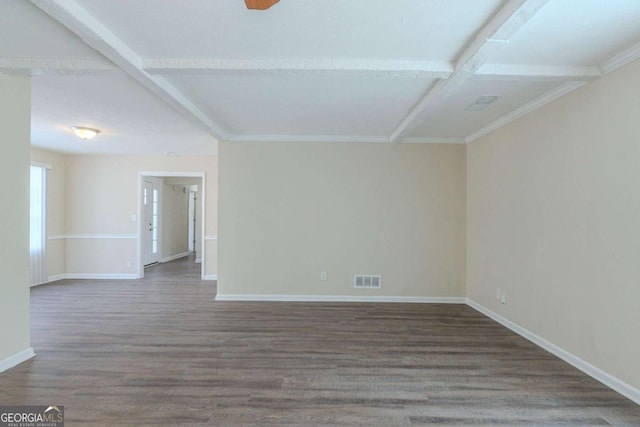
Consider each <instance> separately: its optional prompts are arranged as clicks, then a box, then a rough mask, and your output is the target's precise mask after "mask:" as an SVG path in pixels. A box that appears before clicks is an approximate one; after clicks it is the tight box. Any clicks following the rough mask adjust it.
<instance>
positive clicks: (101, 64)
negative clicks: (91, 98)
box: [0, 58, 118, 76]
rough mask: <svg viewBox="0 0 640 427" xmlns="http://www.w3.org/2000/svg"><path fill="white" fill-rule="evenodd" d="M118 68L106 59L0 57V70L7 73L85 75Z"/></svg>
mask: <svg viewBox="0 0 640 427" xmlns="http://www.w3.org/2000/svg"><path fill="white" fill-rule="evenodd" d="M117 69H118V68H117V67H116V66H115V65H113V64H112V63H110V62H109V61H107V60H106V59H79V58H67V59H41V58H38V59H35V58H0V72H3V73H6V74H26V75H31V76H38V75H64V74H74V75H85V74H99V73H103V72H109V71H114V70H117Z"/></svg>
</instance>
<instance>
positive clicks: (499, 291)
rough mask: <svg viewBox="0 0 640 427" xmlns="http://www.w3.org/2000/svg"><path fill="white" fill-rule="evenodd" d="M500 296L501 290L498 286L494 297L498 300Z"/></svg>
mask: <svg viewBox="0 0 640 427" xmlns="http://www.w3.org/2000/svg"><path fill="white" fill-rule="evenodd" d="M501 298H502V290H501V289H500V288H497V289H496V299H497V300H498V301H500V299H501Z"/></svg>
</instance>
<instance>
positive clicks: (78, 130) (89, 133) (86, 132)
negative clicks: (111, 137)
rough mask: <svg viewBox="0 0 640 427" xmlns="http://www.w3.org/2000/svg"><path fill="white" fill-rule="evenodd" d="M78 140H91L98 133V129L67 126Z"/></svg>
mask: <svg viewBox="0 0 640 427" xmlns="http://www.w3.org/2000/svg"><path fill="white" fill-rule="evenodd" d="M69 127H70V128H71V129H72V130H73V133H75V134H76V136H77V137H78V138H82V139H91V138H93V137H95V136H96V135H97V134H99V133H100V131H99V130H98V129H92V128H86V127H83V126H69Z"/></svg>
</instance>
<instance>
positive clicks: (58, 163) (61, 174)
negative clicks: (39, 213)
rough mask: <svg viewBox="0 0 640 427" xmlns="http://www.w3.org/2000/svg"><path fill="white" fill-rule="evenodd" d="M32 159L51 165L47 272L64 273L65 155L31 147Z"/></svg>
mask: <svg viewBox="0 0 640 427" xmlns="http://www.w3.org/2000/svg"><path fill="white" fill-rule="evenodd" d="M31 161H32V162H39V163H45V164H47V165H50V166H51V169H49V170H47V237H48V238H47V274H48V275H49V278H52V279H55V278H56V276H58V277H60V275H62V274H64V273H65V271H66V267H65V251H66V246H65V242H66V240H65V239H64V238H63V237H64V235H65V232H66V231H65V230H66V226H65V183H66V163H65V156H64V155H63V154H60V153H54V152H51V151H46V150H38V149H35V148H32V149H31Z"/></svg>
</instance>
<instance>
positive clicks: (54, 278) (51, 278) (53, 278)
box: [47, 274, 65, 283]
mask: <svg viewBox="0 0 640 427" xmlns="http://www.w3.org/2000/svg"><path fill="white" fill-rule="evenodd" d="M64 276H65V275H64V274H56V275H54V276H49V277H48V278H47V279H48V281H47V283H50V282H56V281H58V280H63V279H64V278H65V277H64Z"/></svg>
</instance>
